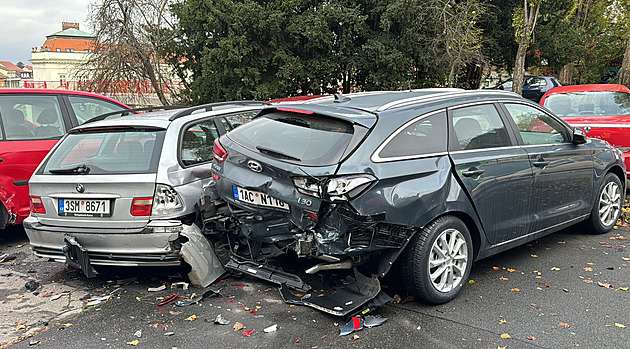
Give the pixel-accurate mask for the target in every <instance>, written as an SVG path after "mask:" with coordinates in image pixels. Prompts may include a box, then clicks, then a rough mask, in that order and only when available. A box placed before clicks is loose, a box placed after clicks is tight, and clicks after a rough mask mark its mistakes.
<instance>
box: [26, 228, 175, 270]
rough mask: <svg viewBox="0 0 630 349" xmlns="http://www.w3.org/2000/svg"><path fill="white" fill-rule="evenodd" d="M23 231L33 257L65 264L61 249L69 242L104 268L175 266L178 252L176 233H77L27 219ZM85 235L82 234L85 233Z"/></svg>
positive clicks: (92, 231) (164, 231)
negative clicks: (77, 245)
mask: <svg viewBox="0 0 630 349" xmlns="http://www.w3.org/2000/svg"><path fill="white" fill-rule="evenodd" d="M23 225H24V230H25V231H26V235H27V236H28V239H29V241H30V244H31V246H32V248H33V252H34V253H35V255H36V256H38V257H42V258H51V259H54V260H55V261H58V262H66V256H65V255H64V252H63V247H64V246H65V245H66V241H65V240H66V239H68V238H73V239H74V240H75V241H77V242H78V243H79V244H80V245H81V246H82V247H83V249H85V250H86V251H87V256H88V257H89V260H90V264H92V265H107V266H178V265H181V254H180V251H179V250H177V249H175V248H174V243H175V241H176V240H177V239H178V238H179V237H180V233H179V232H178V231H170V230H168V229H162V230H163V231H162V232H160V231H159V230H160V229H159V228H157V227H148V226H147V227H145V228H144V229H138V230H135V231H131V232H130V231H129V230H126V229H93V228H92V229H81V228H57V227H51V226H44V225H42V224H40V223H39V221H38V220H37V218H34V217H28V218H26V219H25V220H24V222H23ZM87 230H89V232H87V233H86V231H87Z"/></svg>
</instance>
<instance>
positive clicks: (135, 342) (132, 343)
mask: <svg viewBox="0 0 630 349" xmlns="http://www.w3.org/2000/svg"><path fill="white" fill-rule="evenodd" d="M139 343H140V341H139V340H137V339H136V340H133V341H131V342H127V345H131V346H134V347H135V346H136V345H138V344H139Z"/></svg>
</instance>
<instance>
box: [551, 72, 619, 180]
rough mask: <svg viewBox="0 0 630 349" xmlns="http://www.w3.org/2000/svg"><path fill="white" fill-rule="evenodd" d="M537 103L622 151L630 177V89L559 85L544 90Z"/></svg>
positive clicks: (603, 85)
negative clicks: (629, 130)
mask: <svg viewBox="0 0 630 349" xmlns="http://www.w3.org/2000/svg"><path fill="white" fill-rule="evenodd" d="M540 104H542V105H544V106H545V107H547V108H548V109H549V110H551V111H552V112H554V113H555V114H556V115H558V116H560V117H561V118H562V119H564V121H566V122H567V123H569V124H570V125H571V126H574V127H579V128H581V129H583V130H584V132H586V135H587V136H588V137H592V138H599V139H603V140H605V141H608V142H610V143H611V144H612V145H613V146H615V147H617V148H619V150H621V151H622V152H623V154H624V158H625V162H626V170H627V171H629V172H627V173H626V174H627V175H628V176H630V170H628V168H630V134H629V133H628V129H630V90H629V89H628V88H627V87H625V86H624V85H617V84H591V85H572V86H562V87H556V88H554V89H551V90H549V91H547V93H545V95H544V96H543V98H542V99H541V101H540Z"/></svg>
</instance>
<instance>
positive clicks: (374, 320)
mask: <svg viewBox="0 0 630 349" xmlns="http://www.w3.org/2000/svg"><path fill="white" fill-rule="evenodd" d="M385 321H387V318H386V317H377V316H372V315H368V316H366V317H365V318H364V319H363V325H364V326H365V327H367V328H370V327H376V326H380V325H382V324H383V323H384V322H385Z"/></svg>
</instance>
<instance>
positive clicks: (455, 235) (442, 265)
mask: <svg viewBox="0 0 630 349" xmlns="http://www.w3.org/2000/svg"><path fill="white" fill-rule="evenodd" d="M467 264H468V246H467V244H466V239H465V238H464V235H462V233H461V232H460V231H459V230H457V229H446V230H444V231H443V232H442V233H441V234H440V235H439V236H438V237H437V239H435V241H434V242H433V246H431V252H430V255H429V265H428V268H429V275H430V279H431V283H432V284H433V287H435V289H436V290H438V291H440V292H449V291H451V290H453V289H455V288H456V287H458V286H459V284H460V283H461V281H462V279H463V278H464V274H465V272H466V266H467Z"/></svg>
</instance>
